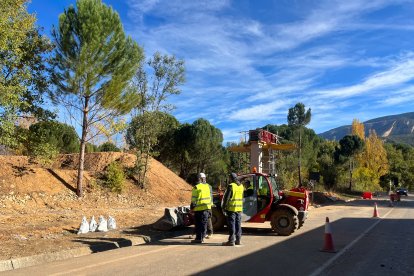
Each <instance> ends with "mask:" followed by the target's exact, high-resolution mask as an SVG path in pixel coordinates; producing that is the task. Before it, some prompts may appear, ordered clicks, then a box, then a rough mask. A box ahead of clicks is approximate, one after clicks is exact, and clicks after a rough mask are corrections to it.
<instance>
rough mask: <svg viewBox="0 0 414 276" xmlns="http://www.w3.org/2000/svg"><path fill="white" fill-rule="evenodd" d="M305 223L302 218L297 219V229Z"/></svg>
mask: <svg viewBox="0 0 414 276" xmlns="http://www.w3.org/2000/svg"><path fill="white" fill-rule="evenodd" d="M303 224H305V221H304V220H299V224H298V229H299V228H301V227H302V226H303Z"/></svg>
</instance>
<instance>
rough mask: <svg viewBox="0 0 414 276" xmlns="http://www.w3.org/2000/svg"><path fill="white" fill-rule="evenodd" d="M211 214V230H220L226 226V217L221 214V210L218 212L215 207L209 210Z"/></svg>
mask: <svg viewBox="0 0 414 276" xmlns="http://www.w3.org/2000/svg"><path fill="white" fill-rule="evenodd" d="M211 212H212V215H211V223H212V224H213V230H214V231H219V230H222V229H223V228H224V225H225V224H226V216H225V215H224V214H223V212H221V210H218V209H217V208H215V207H213V208H211Z"/></svg>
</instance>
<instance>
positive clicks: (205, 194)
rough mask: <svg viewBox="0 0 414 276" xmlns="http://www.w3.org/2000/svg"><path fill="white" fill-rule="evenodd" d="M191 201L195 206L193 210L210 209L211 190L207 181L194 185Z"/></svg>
mask: <svg viewBox="0 0 414 276" xmlns="http://www.w3.org/2000/svg"><path fill="white" fill-rule="evenodd" d="M191 203H192V204H193V205H194V206H195V207H194V211H204V210H209V209H211V191H210V185H208V184H207V183H199V184H197V185H195V186H194V188H193V192H192V197H191Z"/></svg>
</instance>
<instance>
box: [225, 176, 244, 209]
mask: <svg viewBox="0 0 414 276" xmlns="http://www.w3.org/2000/svg"><path fill="white" fill-rule="evenodd" d="M230 186H231V188H232V191H233V194H232V197H231V198H230V200H229V202H228V204H227V211H230V212H242V211H243V191H244V187H243V185H237V184H236V183H230Z"/></svg>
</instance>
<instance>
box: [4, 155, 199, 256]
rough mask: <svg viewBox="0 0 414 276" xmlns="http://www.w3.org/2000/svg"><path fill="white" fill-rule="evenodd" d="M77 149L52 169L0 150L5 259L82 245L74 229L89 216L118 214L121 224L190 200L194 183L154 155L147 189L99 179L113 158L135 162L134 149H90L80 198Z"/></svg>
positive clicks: (137, 222) (143, 220)
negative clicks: (117, 188) (111, 186)
mask: <svg viewBox="0 0 414 276" xmlns="http://www.w3.org/2000/svg"><path fill="white" fill-rule="evenodd" d="M77 159H78V156H77V155H76V154H68V155H62V156H60V157H59V159H58V160H57V161H56V162H55V163H54V164H53V166H52V168H51V169H46V168H42V167H41V166H40V165H39V164H37V163H34V162H30V160H29V158H28V157H25V156H0V244H2V250H1V251H0V260H1V259H8V258H12V257H18V256H27V255H32V254H38V253H43V252H48V251H57V250H62V249H67V248H73V247H76V246H79V244H77V243H76V242H75V240H76V238H77V236H76V235H74V234H73V233H74V231H75V230H76V229H77V228H78V227H79V224H80V221H81V219H82V217H83V216H86V217H87V218H88V219H90V217H91V216H93V215H94V216H95V218H97V217H98V216H99V215H104V216H106V217H107V216H108V215H111V216H113V217H115V218H116V220H117V225H118V226H119V227H120V229H121V230H122V229H126V228H131V227H140V226H142V225H146V224H152V223H154V222H155V221H156V220H158V219H159V218H160V217H161V216H162V215H163V212H164V208H166V207H174V206H180V205H188V204H189V202H190V199H191V185H189V184H188V183H186V182H185V181H184V180H182V179H181V178H180V177H178V176H177V175H176V174H175V173H173V172H172V171H170V170H169V169H168V168H166V167H164V166H163V165H162V164H161V163H159V162H158V161H156V160H151V162H150V168H149V172H148V185H147V187H146V189H141V188H139V187H137V185H135V184H134V183H133V182H131V181H126V182H125V184H124V190H123V192H122V193H120V194H116V193H112V192H110V191H109V190H108V189H106V188H105V187H102V186H101V185H99V184H97V183H99V180H97V178H96V177H97V175H98V174H99V172H101V171H103V170H104V169H105V168H106V167H107V166H108V165H109V163H111V162H112V161H118V162H120V163H121V164H123V165H124V166H125V167H130V166H133V165H134V162H135V160H136V158H135V156H134V155H132V154H123V153H118V152H114V153H93V154H87V155H86V162H85V169H86V171H85V174H84V183H85V184H84V197H83V198H81V199H78V198H77V196H76V194H75V187H76V176H77V171H76V169H75V168H76V165H77V162H78V161H77Z"/></svg>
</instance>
